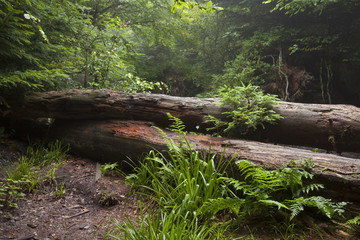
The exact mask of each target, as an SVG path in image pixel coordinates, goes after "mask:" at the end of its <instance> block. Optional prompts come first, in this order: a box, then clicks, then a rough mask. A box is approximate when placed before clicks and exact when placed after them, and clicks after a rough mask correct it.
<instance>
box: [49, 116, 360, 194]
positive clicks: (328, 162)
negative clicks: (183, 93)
mask: <svg viewBox="0 0 360 240" xmlns="http://www.w3.org/2000/svg"><path fill="white" fill-rule="evenodd" d="M153 125H154V124H153V123H150V122H141V121H120V120H101V121H98V120H92V121H81V120H80V121H74V120H56V121H55V123H54V125H53V126H52V127H51V129H50V130H49V132H48V134H49V135H48V136H49V137H51V138H54V139H62V142H63V143H68V144H70V145H71V149H72V151H74V152H75V153H78V154H80V155H82V156H87V157H89V158H92V159H95V160H96V161H101V162H114V161H118V162H122V163H124V162H126V161H129V158H130V159H131V160H132V161H133V162H134V163H137V161H138V159H139V157H140V156H141V155H142V154H143V153H144V152H148V151H149V150H151V149H154V148H155V149H157V150H159V151H162V150H167V144H166V141H165V140H164V135H163V134H162V133H161V132H160V131H159V130H158V129H155V128H153V127H152V126H153ZM164 132H165V133H166V134H167V135H168V136H169V137H170V138H172V139H173V140H174V141H175V142H176V141H178V139H179V135H177V134H175V133H172V132H169V131H164ZM186 138H187V140H188V141H189V142H190V144H191V146H192V148H193V149H194V150H197V151H200V152H203V153H205V154H206V153H208V152H209V149H210V148H211V153H213V154H216V155H217V156H221V155H222V154H224V159H226V161H229V160H230V159H232V158H233V157H234V156H236V157H235V159H249V160H251V161H252V162H254V163H256V164H257V165H259V166H262V167H265V168H267V169H277V168H280V167H281V165H282V164H286V163H288V162H289V161H291V160H297V159H303V158H311V159H312V160H313V162H314V163H315V167H314V168H313V170H312V171H313V174H314V175H315V177H316V179H317V180H318V181H320V182H322V183H324V184H325V185H326V188H327V190H329V189H337V194H339V196H340V197H341V198H344V197H346V198H347V199H351V200H352V201H354V200H355V201H359V200H360V198H359V196H360V195H359V193H360V177H359V176H360V175H359V174H360V161H359V159H353V158H346V157H342V156H338V155H333V154H326V153H318V152H312V151H310V150H305V149H299V148H291V147H284V146H279V145H273V144H267V143H260V142H254V141H244V140H232V139H226V138H215V137H210V136H204V135H186ZM224 149H225V153H224ZM229 172H230V173H231V174H232V175H233V176H235V177H237V176H238V175H237V174H236V173H237V171H236V168H233V171H230V170H229ZM339 189H340V190H341V191H339ZM332 194H334V193H332ZM335 194H336V193H335ZM332 197H335V196H332Z"/></svg>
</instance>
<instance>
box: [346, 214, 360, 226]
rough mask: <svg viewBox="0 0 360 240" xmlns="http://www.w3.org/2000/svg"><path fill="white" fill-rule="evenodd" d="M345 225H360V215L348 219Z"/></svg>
mask: <svg viewBox="0 0 360 240" xmlns="http://www.w3.org/2000/svg"><path fill="white" fill-rule="evenodd" d="M346 224H356V225H360V215H358V216H356V217H354V218H352V219H349V220H347V221H346Z"/></svg>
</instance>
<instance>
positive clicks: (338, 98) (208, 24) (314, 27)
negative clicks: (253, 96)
mask: <svg viewBox="0 0 360 240" xmlns="http://www.w3.org/2000/svg"><path fill="white" fill-rule="evenodd" d="M359 10H360V3H359V2H358V1H355V0H351V1H348V0H321V1H312V0H301V1H294V0H287V1H284V0H269V1H263V0H254V1H249V0H241V1H234V0H227V1H224V0H216V1H215V0H214V1H202V0H199V1H196V2H192V1H187V0H139V1H128V0H116V1H110V0H98V1H92V0H76V1H75V0H70V1H63V0H53V1H50V2H48V1H43V0H34V1H29V0H0V17H1V20H0V33H1V34H0V89H1V91H2V92H3V94H1V96H2V97H4V94H5V93H7V92H9V90H11V91H14V90H17V91H27V90H30V89H35V90H53V89H66V88H112V89H120V90H123V91H127V92H143V91H155V92H164V93H170V94H172V95H181V96H194V95H196V94H202V96H212V94H213V92H216V91H217V89H219V87H221V86H224V85H227V86H230V87H233V86H240V85H241V84H242V83H244V84H248V83H252V84H255V85H259V86H261V88H262V89H263V90H264V91H265V92H267V93H272V94H277V95H278V96H279V98H281V99H282V100H286V101H304V102H323V103H340V102H341V103H352V104H355V105H358V104H359V102H360V95H359V92H360V91H359V90H360V82H359V81H358V80H357V76H358V75H359V69H360V68H359V62H360V57H359V56H360V52H359V51H360V50H359V49H360V47H359V44H360V41H359V40H360V34H359V32H358V31H357V29H358V27H359V24H360V16H359V14H358V12H359ZM2 100H3V99H2ZM2 102H3V101H2Z"/></svg>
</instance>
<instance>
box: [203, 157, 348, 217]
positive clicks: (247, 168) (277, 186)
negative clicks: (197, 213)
mask: <svg viewBox="0 0 360 240" xmlns="http://www.w3.org/2000/svg"><path fill="white" fill-rule="evenodd" d="M302 161H303V163H304V164H305V165H306V167H310V165H309V163H311V161H310V160H309V159H306V160H302ZM236 164H237V166H238V167H239V170H240V172H241V174H242V176H243V180H236V179H233V178H226V177H223V178H222V179H223V180H224V181H225V182H226V183H228V184H229V186H231V187H232V189H233V193H232V196H231V197H227V198H218V199H211V200H209V201H208V202H206V203H205V204H204V206H203V207H202V209H201V212H203V213H207V212H212V213H213V214H215V213H217V212H219V211H221V210H225V209H228V210H232V211H234V212H235V213H236V214H238V215H240V216H244V217H245V216H249V215H250V216H253V215H262V216H264V215H266V213H268V214H269V215H270V214H273V213H274V212H276V211H278V210H281V211H288V212H289V213H290V214H289V216H290V220H291V219H293V218H294V217H296V216H297V215H298V214H299V213H300V212H302V211H304V210H305V209H306V208H315V209H317V210H318V211H319V212H320V213H322V214H324V215H325V216H327V217H328V218H332V217H333V216H334V215H335V214H341V213H342V212H343V209H342V208H343V206H345V205H346V203H345V202H340V203H333V202H332V201H331V200H330V199H326V198H324V197H322V196H312V195H310V193H311V192H312V191H314V190H318V189H321V188H323V185H321V184H314V183H307V182H308V180H311V179H312V178H313V175H312V174H311V173H310V172H309V171H307V170H305V169H306V168H300V167H295V166H294V165H295V164H296V161H292V162H291V163H289V164H287V165H284V166H283V167H282V168H281V169H279V170H271V171H270V170H265V169H263V168H261V167H259V166H256V165H255V164H254V163H252V162H250V161H248V160H241V161H238V162H237V163H236Z"/></svg>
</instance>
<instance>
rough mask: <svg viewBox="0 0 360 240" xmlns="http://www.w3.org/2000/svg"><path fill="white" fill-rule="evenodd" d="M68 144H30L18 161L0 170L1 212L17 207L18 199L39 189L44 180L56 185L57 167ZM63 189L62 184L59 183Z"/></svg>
mask: <svg viewBox="0 0 360 240" xmlns="http://www.w3.org/2000/svg"><path fill="white" fill-rule="evenodd" d="M68 150H69V148H68V146H63V145H62V144H61V142H60V141H58V140H57V141H55V142H54V143H49V144H48V145H47V146H45V145H44V144H41V143H33V144H30V145H29V147H28V149H27V153H26V154H25V155H20V156H19V159H18V161H16V162H15V163H14V164H12V165H11V166H7V167H2V168H1V169H0V171H1V175H2V176H3V178H2V179H1V180H0V211H1V210H4V209H7V208H13V207H17V202H18V201H19V200H21V199H23V198H24V197H25V196H26V194H28V193H31V192H33V191H35V190H39V189H40V185H41V183H42V182H44V181H45V180H46V181H48V182H50V183H53V184H55V185H56V187H58V186H57V183H56V181H55V172H56V169H57V168H58V167H59V166H60V164H61V162H62V161H63V159H64V158H65V157H66V154H67V152H68ZM60 188H61V189H62V191H63V189H64V186H60Z"/></svg>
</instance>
